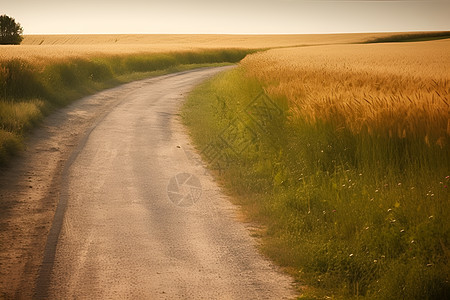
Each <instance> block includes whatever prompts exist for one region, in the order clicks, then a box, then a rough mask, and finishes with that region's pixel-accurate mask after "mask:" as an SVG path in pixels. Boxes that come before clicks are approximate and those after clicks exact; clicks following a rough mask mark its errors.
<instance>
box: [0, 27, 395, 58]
mask: <svg viewBox="0 0 450 300" xmlns="http://www.w3.org/2000/svg"><path fill="white" fill-rule="evenodd" d="M387 36H390V34H386V33H373V34H335V35H333V34H329V35H326V34H323V35H172V34H171V35H149V34H147V35H106V34H105V35H30V36H25V37H24V40H23V42H22V44H21V45H20V46H2V48H1V49H2V51H1V52H0V60H2V59H12V58H20V59H24V60H27V61H29V60H34V59H36V58H38V59H41V60H42V59H44V60H46V59H49V60H51V61H52V60H55V59H58V58H59V59H61V58H68V57H92V56H99V55H100V56H104V55H129V54H136V53H167V52H172V51H176V52H179V51H197V50H199V49H202V50H205V49H230V48H239V49H266V48H274V47H289V46H298V45H317V44H336V43H357V42H364V41H366V40H369V39H374V38H381V37H387Z"/></svg>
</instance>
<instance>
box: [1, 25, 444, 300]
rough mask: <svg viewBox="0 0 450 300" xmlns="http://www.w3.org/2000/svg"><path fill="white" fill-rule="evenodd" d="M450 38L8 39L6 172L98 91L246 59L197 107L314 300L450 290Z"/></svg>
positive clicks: (203, 136) (264, 240)
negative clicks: (48, 121)
mask: <svg viewBox="0 0 450 300" xmlns="http://www.w3.org/2000/svg"><path fill="white" fill-rule="evenodd" d="M447 36H448V33H445V34H444V35H443V34H439V35H437V36H432V37H431V38H430V37H427V35H424V36H422V35H421V34H415V35H395V34H394V35H393V34H392V33H390V34H387V33H373V34H336V35H253V36H250V35H45V36H39V35H34V36H25V39H24V41H23V43H22V45H20V46H1V47H0V167H3V166H4V165H5V164H6V165H7V164H8V163H9V162H10V159H11V156H13V155H16V154H17V153H20V151H21V149H23V147H24V139H25V136H26V134H27V132H29V130H30V129H31V128H33V127H34V126H36V125H38V124H39V122H40V121H41V120H42V119H43V118H44V117H45V115H47V114H48V113H50V112H51V111H53V110H54V109H57V108H58V107H62V106H64V105H67V104H69V103H71V102H72V101H74V100H76V99H79V98H81V97H82V96H84V95H88V94H92V93H95V92H97V91H99V90H101V89H105V88H108V87H112V86H115V85H118V84H120V83H123V82H129V81H132V80H137V79H142V78H146V77H150V76H156V75H161V74H166V73H169V72H176V71H180V70H187V69H192V68H198V67H203V66H220V65H226V64H235V63H239V65H238V67H237V68H235V69H233V70H231V71H228V72H226V73H223V74H220V75H219V76H217V77H215V78H213V79H212V80H210V81H208V82H206V83H204V84H202V85H201V86H199V87H198V88H197V89H195V90H194V91H193V92H192V93H191V95H190V96H189V98H188V100H187V101H186V103H185V105H184V108H183V112H182V116H183V119H184V122H185V124H186V125H187V126H188V128H189V130H190V132H191V135H192V138H193V140H194V142H195V144H196V146H197V147H198V149H199V151H200V152H201V153H202V154H203V157H204V159H205V161H206V162H208V164H209V166H210V168H212V169H214V170H216V171H217V172H214V174H215V175H216V176H217V178H218V179H219V181H220V182H221V183H223V185H224V188H226V189H228V191H229V192H230V193H231V194H232V195H234V198H235V201H236V203H238V204H239V205H241V206H242V208H243V211H244V213H245V216H246V218H248V220H249V221H252V222H255V223H256V224H259V225H260V226H256V227H258V228H261V229H260V230H258V231H255V233H254V235H255V236H257V237H260V238H261V248H262V250H263V252H264V253H265V254H266V255H267V256H269V257H270V258H272V259H273V260H275V261H276V262H277V263H278V264H279V265H281V266H283V267H285V268H286V270H287V271H288V272H289V273H291V274H292V275H293V276H294V278H296V280H297V281H298V286H299V287H300V289H301V293H302V294H303V296H304V298H305V299H308V297H311V298H313V299H315V298H318V299H330V298H331V299H352V298H362V297H366V298H367V299H446V298H448V296H449V295H450V285H449V279H450V278H449V276H450V264H449V256H450V250H449V248H450V231H449V229H450V219H449V218H448V216H449V215H450V206H449V201H448V199H449V190H448V185H449V184H450V172H449V168H448V166H449V165H450V151H449V150H450V145H449V144H450V117H449V113H450V109H449V104H450V103H449V101H450V99H449V98H450V97H449V96H450V71H449V68H448V66H450V52H449V49H450V40H449V39H448V38H447V39H445V37H447ZM442 37H444V39H441V38H442ZM424 38H425V39H430V40H429V41H419V42H417V41H415V40H422V39H424ZM435 38H436V39H440V40H432V39H435ZM411 40H414V42H411ZM367 41H371V43H367ZM400 41H404V42H402V43H400ZM385 42H386V43H385ZM227 134H228V135H227ZM224 140H225V142H226V143H225V144H223V141H224ZM205 149H206V150H211V149H213V150H215V151H216V153H215V156H214V158H212V156H208V155H207V154H206V152H207V151H205ZM12 167H14V166H12ZM256 227H255V228H256Z"/></svg>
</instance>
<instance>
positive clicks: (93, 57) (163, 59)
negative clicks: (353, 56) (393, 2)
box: [0, 33, 389, 165]
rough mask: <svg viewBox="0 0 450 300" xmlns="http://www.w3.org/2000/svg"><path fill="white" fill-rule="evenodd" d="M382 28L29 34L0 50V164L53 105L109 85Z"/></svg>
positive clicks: (359, 38)
mask: <svg viewBox="0 0 450 300" xmlns="http://www.w3.org/2000/svg"><path fill="white" fill-rule="evenodd" d="M387 36H389V35H388V34H383V33H378V34H338V35H253V36H252V35H31V36H25V37H24V40H23V42H22V44H21V45H18V46H17V45H2V46H1V51H0V105H1V108H2V109H1V110H0V165H3V164H6V163H7V162H8V161H9V160H10V157H11V156H12V155H14V154H16V153H18V152H20V150H21V149H22V148H23V147H24V144H23V138H24V134H25V133H26V132H27V131H28V130H29V129H30V128H32V127H33V126H36V124H38V123H39V121H40V120H41V119H42V118H43V117H44V116H45V115H46V114H47V113H49V112H50V111H52V110H53V109H54V108H55V107H60V106H62V105H66V104H68V103H70V102H71V101H73V100H76V99H78V98H80V97H82V96H84V95H87V94H90V93H93V92H95V91H98V90H101V89H104V88H108V87H112V86H114V85H117V84H120V83H124V82H128V81H131V80H137V79H140V78H145V77H149V76H155V75H161V74H164V73H168V72H175V71H180V70H186V69H191V68H198V67H204V66H213V65H215V66H217V65H219V64H227V63H236V62H238V61H240V60H241V59H242V58H244V57H245V56H246V55H247V54H248V53H252V52H255V51H257V50H258V49H266V48H273V47H288V46H295V45H316V44H325V43H349V42H364V41H367V40H368V39H375V38H383V37H387Z"/></svg>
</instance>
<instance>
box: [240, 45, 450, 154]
mask: <svg viewBox="0 0 450 300" xmlns="http://www.w3.org/2000/svg"><path fill="white" fill-rule="evenodd" d="M449 49H450V40H441V41H433V42H418V43H402V44H367V45H332V46H320V47H307V48H286V49H274V50H270V51H268V52H264V53H258V54H255V55H252V56H250V57H248V58H246V59H245V60H244V61H243V63H242V64H243V65H244V67H245V68H246V69H247V72H248V74H249V75H250V76H252V77H256V78H258V80H260V81H261V82H262V83H263V85H264V86H265V87H266V90H267V92H268V93H269V94H270V95H272V96H274V97H277V96H283V97H284V96H285V97H287V98H288V100H289V101H290V103H291V111H292V113H293V115H294V116H302V117H303V118H305V119H307V120H308V121H309V122H311V123H314V122H316V121H317V120H324V121H331V122H332V123H334V124H335V125H336V126H337V127H338V128H339V127H345V128H349V129H351V131H352V132H353V133H355V134H358V133H360V131H362V130H367V131H368V132H369V133H372V134H375V133H376V134H383V135H385V134H387V135H389V136H390V137H392V136H393V135H396V136H398V137H400V138H402V137H406V136H410V135H415V136H416V135H418V136H420V137H422V138H424V139H427V143H428V142H429V143H438V144H440V145H441V146H444V144H446V143H447V142H448V137H449V135H450V120H449V95H450V69H449V68H448V66H449V65H450V52H449V51H448V50H449Z"/></svg>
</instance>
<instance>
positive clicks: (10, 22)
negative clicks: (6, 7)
mask: <svg viewBox="0 0 450 300" xmlns="http://www.w3.org/2000/svg"><path fill="white" fill-rule="evenodd" d="M22 33H23V28H22V26H20V23H16V20H14V18H11V17H8V16H7V15H1V16H0V45H8V44H11V45H19V44H20V43H21V42H22V40H23V37H22Z"/></svg>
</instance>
